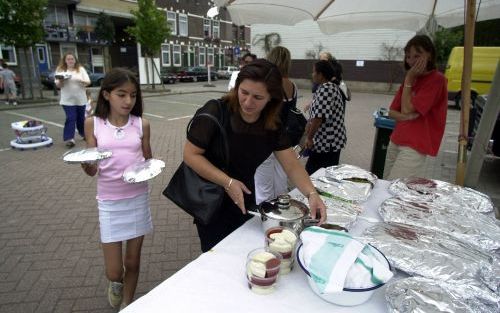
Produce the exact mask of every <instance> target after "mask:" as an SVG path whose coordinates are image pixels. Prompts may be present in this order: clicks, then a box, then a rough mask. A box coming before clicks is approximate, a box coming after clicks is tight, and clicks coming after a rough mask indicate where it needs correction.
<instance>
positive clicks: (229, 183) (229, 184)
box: [224, 177, 233, 190]
mask: <svg viewBox="0 0 500 313" xmlns="http://www.w3.org/2000/svg"><path fill="white" fill-rule="evenodd" d="M232 183H233V179H232V178H231V177H230V178H229V182H228V183H227V186H226V187H224V189H226V190H228V189H229V187H231V184H232Z"/></svg>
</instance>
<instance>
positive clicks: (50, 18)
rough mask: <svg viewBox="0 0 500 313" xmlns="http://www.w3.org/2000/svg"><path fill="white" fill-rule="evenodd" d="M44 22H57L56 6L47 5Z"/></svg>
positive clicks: (48, 23) (50, 23)
mask: <svg viewBox="0 0 500 313" xmlns="http://www.w3.org/2000/svg"><path fill="white" fill-rule="evenodd" d="M44 22H45V24H46V25H52V24H57V16H56V8H55V7H54V6H47V10H46V11H45V19H44Z"/></svg>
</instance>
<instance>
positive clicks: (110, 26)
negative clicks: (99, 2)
mask: <svg viewBox="0 0 500 313" xmlns="http://www.w3.org/2000/svg"><path fill="white" fill-rule="evenodd" d="M94 31H95V35H96V37H97V39H99V40H103V41H107V42H112V41H113V39H115V24H114V23H113V20H112V19H111V17H110V16H109V15H107V14H105V13H104V12H101V13H99V16H98V17H97V21H96V23H95V30H94Z"/></svg>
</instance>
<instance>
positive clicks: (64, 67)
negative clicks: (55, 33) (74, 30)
mask: <svg viewBox="0 0 500 313" xmlns="http://www.w3.org/2000/svg"><path fill="white" fill-rule="evenodd" d="M68 55H72V56H73V57H74V58H75V71H77V72H80V67H81V66H82V65H81V64H80V62H78V58H77V57H76V55H75V54H74V53H73V52H72V51H68V52H66V53H65V54H64V55H63V57H62V58H61V59H60V60H59V64H58V65H57V68H56V71H64V72H66V71H67V70H68V65H67V64H66V57H67V56H68Z"/></svg>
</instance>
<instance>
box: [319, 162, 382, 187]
mask: <svg viewBox="0 0 500 313" xmlns="http://www.w3.org/2000/svg"><path fill="white" fill-rule="evenodd" d="M325 176H326V177H329V178H333V179H337V180H347V181H352V182H357V183H365V184H371V185H372V188H373V186H374V185H375V183H376V182H377V176H376V175H375V174H373V173H371V172H368V171H367V170H364V169H362V168H361V167H357V166H354V165H350V164H340V165H336V166H330V167H327V168H326V169H325Z"/></svg>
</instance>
